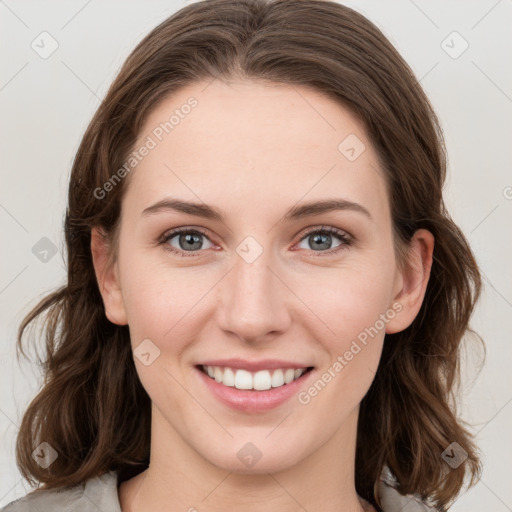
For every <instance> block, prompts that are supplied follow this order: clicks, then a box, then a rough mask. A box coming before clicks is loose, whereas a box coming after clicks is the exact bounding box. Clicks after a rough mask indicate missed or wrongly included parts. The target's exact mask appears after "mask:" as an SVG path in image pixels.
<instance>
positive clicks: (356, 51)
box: [16, 0, 481, 508]
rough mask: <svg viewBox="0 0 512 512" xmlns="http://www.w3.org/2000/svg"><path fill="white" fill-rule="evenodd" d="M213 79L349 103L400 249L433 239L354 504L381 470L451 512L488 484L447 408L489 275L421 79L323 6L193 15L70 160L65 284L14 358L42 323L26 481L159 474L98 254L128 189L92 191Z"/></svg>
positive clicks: (366, 418)
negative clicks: (261, 83)
mask: <svg viewBox="0 0 512 512" xmlns="http://www.w3.org/2000/svg"><path fill="white" fill-rule="evenodd" d="M214 77H218V78H221V79H222V78H229V77H235V78H239V77H241V78H245V79H249V80H268V81H270V82H274V83H284V84H294V85H302V86H309V87H312V88H314V89H316V90H317V91H320V92H322V93H324V94H326V95H328V96H329V97H331V98H333V99H335V100H336V101H338V102H340V103H342V104H343V105H345V106H348V107H349V108H350V109H351V111H352V112H354V113H355V114H356V115H357V116H358V118H359V119H360V120H361V121H362V122H363V123H364V126H365V127H366V130H367V133H368V136H369V138H370V140H371V142H372V144H373V146H374V148H375V149H376V151H377V153H378V155H379V158H380V160H381V163H382V169H383V172H384V173H385V176H386V179H387V184H388V187H389V195H390V206H391V209H392V219H393V227H394V233H395V239H396V240H395V241H396V246H397V247H404V246H405V245H406V244H407V242H408V241H409V240H410V238H411V236H412V234H413V233H414V231H415V230H416V229H419V228H425V229H428V230H429V231H430V232H431V233H432V234H433V235H434V237H435V240H436V243H435V249H434V262H433V266H432V270H431V276H430V281H429V284H428V287H427V291H426V296H425V299H424V302H423V304H422V307H421V310H420V312H419V314H418V315H417V317H416V318H415V320H414V321H413V323H412V324H411V325H410V326H409V327H408V328H407V329H405V330H404V331H402V332H400V333H396V334H392V335H387V336H386V338H385V341H384V348H383V353H382V358H381V361H380V365H379V368H378V371H377V374H376V376H375V379H374V381H373V383H372V385H371V387H370V389H369V391H368V393H367V395H366V396H365V397H364V399H363V400H362V402H361V408H360V419H359V425H358V436H357V452H356V475H355V477H356V490H357V492H358V494H359V495H360V496H362V497H363V498H365V499H367V500H368V501H370V502H371V503H373V504H375V503H376V499H375V496H374V485H375V484H376V482H377V481H378V478H379V476H380V473H381V471H382V469H383V467H384V466H385V465H387V466H388V467H389V469H390V470H391V472H392V474H393V475H394V476H395V477H396V480H397V482H398V485H399V491H400V492H401V493H403V494H410V493H417V494H419V495H420V496H421V497H422V498H424V499H425V500H428V499H430V500H431V502H432V503H434V504H435V505H436V506H438V507H440V508H443V507H445V506H446V505H447V504H449V503H450V502H451V501H453V500H454V499H455V497H456V496H457V494H458V493H459V492H460V490H461V488H462V486H463V484H464V479H465V476H466V474H467V473H468V472H469V473H470V474H471V482H470V485H474V481H475V479H476V478H477V477H479V476H480V471H481V466H480V461H479V459H478V456H477V451H476V448H475V446H474V445H473V442H472V439H471V435H470V434H469V432H468V431H467V430H466V429H465V428H464V427H463V425H462V423H463V422H462V421H461V420H459V419H457V416H456V411H455V404H450V401H451V400H452V399H454V397H455V388H456V384H457V383H459V382H460V377H459V371H460V367H459V364H460V361H459V359H460V348H461V345H460V344H461V341H462V339H463V336H464V334H465V333H467V332H472V331H471V330H470V329H469V327H468V322H469V319H470V316H471V313H472V311H473V309H474V306H475V303H476V301H477V299H478V296H479V294H480V288H481V278H480V274H479V270H478V267H477V264H476V262H475V259H474V257H473V254H472V252H471V249H470V247H469V245H468V243H467V241H466V239H465V237H464V235H463V234H462V232H461V231H460V230H459V228H458V227H457V226H456V225H455V224H454V222H453V221H452V220H451V218H450V216H449V215H448V213H447V211H446V209H445V206H444V203H443V198H442V188H443V183H444V180H445V172H446V162H445V159H446V156H445V148H444V142H443V136H442V131H441V129H440V127H439V122H438V120H437V118H436V115H435V113H434V111H433V109H432V107H431V105H430V103H429V101H428V99H427V97H426V96H425V94H424V92H423V90H422V89H421V87H420V85H419V83H418V81H417V79H416V78H415V77H414V75H413V73H412V71H411V69H410V68H409V67H408V65H407V64H406V63H405V62H404V60H403V59H402V57H401V56H400V55H399V54H398V52H397V51H396V49H395V48H394V47H393V46H392V45H391V43H390V42H389V41H388V40H387V39H386V37H385V36H384V35H383V34H382V32H381V31H380V30H379V29H378V28H377V27H376V26H375V25H374V24H373V23H371V22H370V21H369V20H367V19H366V18H365V17H364V16H362V15H361V14H358V13H357V12H355V11H353V10H352V9H349V8H348V7H345V6H343V5H341V4H338V3H335V2H331V1H323V0H316V1H315V0H275V1H274V0H210V1H203V2H197V3H194V4H191V5H188V6H186V7H184V8H183V9H181V10H180V11H179V12H177V13H175V14H174V15H172V16H171V17H169V18H168V19H166V20H165V21H164V22H163V23H161V24H160V25H159V26H157V27H156V28H155V29H154V30H153V31H151V33H149V34H148V35H147V36H146V37H145V38H144V39H143V40H142V41H141V42H140V43H139V45H138V46H137V47H136V48H135V49H134V50H133V52H132V53H131V54H130V56H129V57H128V58H127V60H126V62H125V64H124V65H123V67H122V69H121V70H120V72H119V74H118V76H117V78H116V79H115V81H114V82H113V84H112V85H111V87H110V89H109V91H108V93H107V95H106V97H105V98H104V100H103V101H102V103H101V105H100V107H99V108H98V110H97V112H96V114H95V115H94V117H93V119H92V121H91V122H90V124H89V126H88V128H87V130H86V132H85V134H84V136H83V139H82V141H81V144H80V147H79V149H78V152H77V155H76V158H75V160H74V162H73V167H72V171H71V179H70V184H69V197H68V208H67V211H66V217H65V236H66V245H67V258H68V278H67V284H66V285H65V286H63V287H61V288H59V289H58V290H57V291H55V292H54V293H52V294H50V295H48V296H47V297H46V298H44V299H43V300H42V301H41V302H40V303H39V304H38V305H37V306H36V307H35V308H34V309H33V310H32V311H31V312H30V313H29V314H28V315H27V316H26V317H25V319H24V320H23V322H22V324H21V326H20V329H19V333H18V345H17V347H18V349H20V350H21V352H22V353H24V352H23V346H22V336H23V333H24V331H25V329H26V328H27V326H28V325H29V324H30V323H31V322H32V321H34V320H35V319H36V318H37V317H39V316H40V315H43V313H45V317H44V327H45V329H44V331H45V335H46V359H45V361H44V362H43V367H44V375H45V381H44V385H43V387H42V389H41V391H40V392H39V393H38V394H37V396H36V397H35V398H34V399H33V401H32V402H31V403H30V405H29V407H28V409H27V411H26V413H25V415H24V417H23V421H22V424H21V428H20V432H19V435H18V438H17V445H16V457H17V464H18V467H19V469H20V471H21V473H22V475H23V476H24V477H25V478H26V479H27V480H28V481H29V482H30V483H31V484H34V480H33V479H35V480H36V481H39V482H41V483H42V484H43V487H40V488H39V489H52V488H58V487H69V486H72V485H75V484H77V483H80V482H82V481H84V480H86V479H88V478H90V477H93V476H97V475H100V474H103V473H104V472H106V471H108V470H120V479H121V480H123V479H126V478H129V477H131V476H134V475H135V474H138V473H139V472H141V471H142V470H144V469H145V468H147V466H148V464H149V445H150V424H151V409H150V398H149V396H148V395H147V393H146V391H145V390H144V388H143V387H142V384H141V383H140V381H139V378H138V375H137V372H136V369H135V365H134V361H133V356H132V352H131V345H130V338H129V330H128V327H127V326H118V325H114V324H112V323H110V322H109V321H108V319H107V318H106V316H105V313H104V309H103V302H102V298H101V295H100V293H99V289H98V284H97V280H96V276H95V272H94V268H93V264H92V258H91V249H90V243H91V228H92V227H93V226H101V227H102V228H103V229H104V230H105V232H106V233H107V235H108V236H109V237H112V238H114V239H115V234H116V232H117V231H116V230H117V226H118V221H119V217H120V206H121V200H122V197H123V191H124V190H125V188H126V186H127V180H121V181H120V182H119V183H118V184H117V185H116V186H115V187H113V188H112V190H111V191H109V193H108V195H106V197H105V198H103V199H98V198H97V197H96V194H94V193H93V192H94V191H95V190H97V189H98V188H101V187H103V185H104V184H105V183H106V182H107V181H108V180H109V179H111V178H112V175H113V172H114V171H115V170H116V169H119V168H121V167H122V166H123V163H124V162H125V160H126V158H127V155H129V154H130V152H131V151H132V149H133V147H134V144H135V141H136V138H137V136H138V134H139V131H140V129H141V127H142V124H143V122H144V120H145V119H146V118H147V116H148V114H149V113H150V112H151V110H152V109H153V108H155V106H156V105H157V103H158V102H159V101H161V100H162V99H163V98H164V97H165V96H167V95H168V94H171V93H173V92H175V91H176V90H177V89H178V88H180V87H183V86H185V85H187V84H191V83H193V82H196V81H199V80H202V79H214ZM399 254H400V253H399ZM478 339H480V338H478ZM24 355H25V354H24ZM18 357H19V354H18ZM43 441H46V442H48V443H49V444H50V445H51V446H52V447H53V448H54V449H55V450H56V451H57V452H58V454H59V456H58V458H57V459H56V460H55V461H54V462H53V463H52V464H51V465H50V466H49V467H48V468H47V469H44V468H42V467H40V466H39V465H38V464H37V463H36V461H35V460H34V459H33V458H32V456H31V454H32V451H33V450H34V448H35V447H36V446H37V445H38V444H39V443H40V442H43ZM454 441H456V442H457V443H459V445H461V446H462V447H463V448H464V450H465V451H466V452H467V454H468V457H467V459H466V460H465V462H464V463H463V464H462V465H460V466H459V467H458V468H455V469H451V468H450V467H449V466H448V465H447V464H446V463H445V462H444V461H443V460H442V458H441V454H442V452H443V450H445V448H447V447H448V445H450V443H452V442H454ZM32 477H33V478H32Z"/></svg>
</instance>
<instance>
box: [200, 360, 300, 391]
mask: <svg viewBox="0 0 512 512" xmlns="http://www.w3.org/2000/svg"><path fill="white" fill-rule="evenodd" d="M202 368H203V370H204V371H205V373H207V374H208V375H209V376H210V377H211V378H212V379H215V380H216V381H217V382H220V383H221V384H224V386H229V387H235V388H236V389H253V390H257V391H264V390H266V389H270V388H279V387H281V386H284V385H285V384H289V383H290V382H292V381H293V380H295V379H298V378H299V377H300V376H301V375H302V374H303V373H304V372H305V371H306V368H296V369H294V368H286V369H281V368H279V369H277V370H273V373H271V372H272V370H260V371H259V372H254V373H252V372H248V371H247V370H235V369H233V368H224V367H221V366H204V365H203V367H202Z"/></svg>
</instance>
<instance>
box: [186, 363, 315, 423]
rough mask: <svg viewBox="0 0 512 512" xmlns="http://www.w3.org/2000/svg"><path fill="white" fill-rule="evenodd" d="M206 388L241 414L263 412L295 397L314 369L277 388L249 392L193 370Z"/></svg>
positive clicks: (197, 369)
mask: <svg viewBox="0 0 512 512" xmlns="http://www.w3.org/2000/svg"><path fill="white" fill-rule="evenodd" d="M194 369H195V370H196V372H197V373H199V377H200V378H201V380H202V381H203V382H204V383H205V384H206V386H207V388H208V389H209V390H210V391H211V392H212V393H213V394H214V395H215V396H216V397H217V398H218V399H219V400H220V401H221V402H222V403H224V404H226V405H228V406H229V407H232V408H233V409H237V410H239V411H242V412H248V413H251V412H264V411H269V410H271V409H274V408H275V407H278V406H279V405H281V404H283V403H284V402H286V400H288V399H289V398H291V397H292V396H293V395H295V394H296V393H297V392H298V391H299V389H300V388H301V387H302V386H303V385H304V384H305V382H306V381H307V380H309V379H310V377H311V375H312V374H313V373H314V371H315V370H314V369H313V370H310V371H308V372H306V373H303V374H302V375H301V376H300V377H299V378H298V379H295V380H293V381H292V382H290V383H289V384H285V385H284V386H280V387H278V388H270V389H268V390H265V391H251V390H247V389H237V388H235V387H230V386H224V384H220V383H219V382H217V381H216V380H215V379H212V378H211V377H209V376H208V375H206V373H204V372H203V371H201V370H199V368H197V367H195V368H194Z"/></svg>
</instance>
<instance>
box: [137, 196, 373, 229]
mask: <svg viewBox="0 0 512 512" xmlns="http://www.w3.org/2000/svg"><path fill="white" fill-rule="evenodd" d="M169 210H170V211H176V212H181V213H187V214H189V215H195V216H196V217H203V218H205V219H211V220H216V221H219V222H222V223H224V220H225V219H224V215H223V214H222V213H221V212H220V211H219V210H218V209H217V208H213V207H211V206H208V205H207V204H205V203H202V204H201V203H194V202H190V201H183V200H181V199H173V198H170V197H167V198H165V199H162V200H161V201H158V202H157V203H155V204H153V205H152V206H149V207H148V208H146V209H145V210H144V211H143V212H142V216H147V215H153V214H156V213H159V212H164V211H169ZM332 211H353V212H357V213H361V214H363V215H365V216H366V217H368V219H370V220H373V218H372V216H371V214H370V212H369V211H368V210H367V209H366V208H365V207H364V206H362V205H360V204H358V203H354V202H352V201H347V200H345V199H325V200H320V201H311V202H308V203H302V204H299V205H295V206H292V207H291V208H290V209H289V210H288V211H287V212H286V213H285V215H284V217H283V218H282V219H281V221H280V222H281V223H285V222H290V221H293V220H299V219H302V218H304V217H309V216H314V215H321V214H322V213H327V212H332Z"/></svg>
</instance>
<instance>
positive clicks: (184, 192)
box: [126, 79, 387, 214]
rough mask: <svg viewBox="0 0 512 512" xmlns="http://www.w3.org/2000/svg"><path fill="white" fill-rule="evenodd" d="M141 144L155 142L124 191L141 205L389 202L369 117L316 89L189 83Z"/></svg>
mask: <svg viewBox="0 0 512 512" xmlns="http://www.w3.org/2000/svg"><path fill="white" fill-rule="evenodd" d="M143 145H147V146H148V147H149V146H151V149H150V150H149V151H146V152H145V153H146V155H145V156H144V158H143V159H142V160H141V161H140V163H138V165H137V167H136V169H135V170H134V172H132V174H131V176H130V180H131V185H130V186H129V188H128V192H127V194H126V195H127V200H129V201H130V202H131V203H133V204H134V206H136V207H137V208H139V209H140V210H142V209H143V208H144V207H146V206H147V205H148V203H149V202H151V201H156V200H158V199H161V198H162V197H163V196H165V194H170V195H173V196H180V197H183V198H188V199H191V200H198V198H199V199H200V200H203V201H205V202H207V203H208V204H213V205H215V206H218V207H219V208H222V204H223V202H226V200H227V201H229V202H230V204H233V201H234V200H235V199H234V198H238V200H239V201H240V205H242V204H247V203H246V202H247V201H249V202H251V203H254V202H258V203H259V206H260V207H264V206H271V205H272V204H273V203H274V202H276V201H277V202H279V203H286V204H284V206H285V207H287V206H289V205H291V204H293V203H296V202H297V201H299V200H301V198H304V199H308V200H311V199H317V198H325V197H326V195H327V196H329V197H344V198H346V199H350V200H355V201H358V202H364V203H367V204H368V209H370V210H371V209H373V210H374V211H375V213H376V214H379V211H378V210H379V209H380V210H382V209H386V208H387V194H386V187H385V182H384V180H383V176H382V173H381V171H380V165H379V162H378V158H377V156H376V154H375V152H374V150H373V148H372V146H371V143H370V140H369V139H368V137H367V135H366V132H365V130H364V127H363V125H362V123H360V122H359V120H358V119H357V118H356V117H355V116H353V115H352V114H351V113H350V111H349V110H348V109H346V108H345V107H344V106H343V105H342V104H340V103H339V102H337V101H335V100H333V99H331V98H329V97H327V96H325V95H323V94H322V93H321V92H319V91H316V90H314V89H311V88H309V87H303V86H295V85H293V86H291V85H284V84H275V83H268V82H254V81H246V82H241V81H236V82H229V83H226V82H224V81H221V80H218V79H216V80H214V81H213V82H197V83H194V84H191V85H189V86H186V87H184V88H182V89H180V90H178V91H177V92H175V93H173V94H172V95H170V96H168V97H167V98H165V99H163V100H162V101H161V102H160V103H159V104H158V105H157V107H156V108H154V109H153V111H152V112H151V113H150V115H149V116H148V118H147V119H146V121H145V124H144V126H143V128H142V129H141V131H140V134H139V137H138V140H137V143H136V145H135V149H136V150H137V148H141V147H142V146H143ZM135 191H136V193H135ZM128 196H129V197H128ZM240 205H239V206H240ZM380 213H382V212H380Z"/></svg>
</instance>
